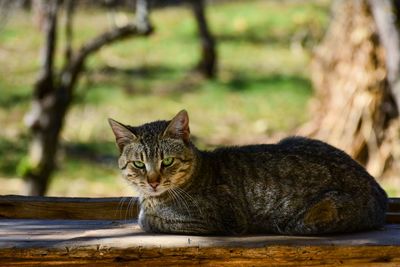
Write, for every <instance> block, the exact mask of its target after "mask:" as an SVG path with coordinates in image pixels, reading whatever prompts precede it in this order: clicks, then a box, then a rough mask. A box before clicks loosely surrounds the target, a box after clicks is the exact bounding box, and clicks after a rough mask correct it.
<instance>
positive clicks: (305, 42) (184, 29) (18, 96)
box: [0, 0, 399, 196]
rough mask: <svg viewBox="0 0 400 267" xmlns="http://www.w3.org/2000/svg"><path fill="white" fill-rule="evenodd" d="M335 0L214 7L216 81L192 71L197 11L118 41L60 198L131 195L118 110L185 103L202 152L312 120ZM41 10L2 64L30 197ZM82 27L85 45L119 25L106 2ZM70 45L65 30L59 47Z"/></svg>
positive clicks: (14, 28)
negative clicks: (121, 156) (120, 153)
mask: <svg viewBox="0 0 400 267" xmlns="http://www.w3.org/2000/svg"><path fill="white" fill-rule="evenodd" d="M329 4H330V3H329V2H328V1H327V0H313V1H263V0H254V1H234V2H229V1H227V2H226V3H223V4H215V5H211V6H209V7H208V13H207V16H208V18H209V22H210V25H211V29H212V31H213V32H214V34H215V35H216V36H217V38H218V39H217V40H218V55H219V59H218V60H219V62H218V63H219V72H218V78H217V79H215V80H212V81H207V80H204V79H201V78H199V77H197V76H196V75H193V74H191V73H190V70H191V69H192V68H193V66H195V65H196V63H197V60H198V57H199V40H198V38H197V34H196V25H195V22H194V20H193V17H192V15H191V13H190V11H189V10H187V9H185V8H181V7H174V8H165V9H159V10H155V11H154V12H153V14H152V20H153V23H154V26H155V28H156V32H155V33H154V34H153V35H152V36H150V37H149V38H136V39H129V40H125V41H122V42H119V43H116V44H115V45H112V46H110V47H106V48H104V49H102V50H101V51H99V52H98V53H97V54H96V55H94V56H92V57H91V58H90V59H89V61H88V62H87V64H86V70H87V71H86V72H85V74H84V75H83V76H82V77H81V79H80V82H79V86H78V87H77V88H76V89H77V90H76V97H75V100H74V105H73V106H72V108H71V110H70V112H69V113H68V116H67V118H66V121H65V127H64V130H63V133H62V147H61V151H60V154H59V158H58V159H57V162H58V170H57V172H56V173H55V175H54V177H53V180H52V183H51V186H50V190H49V195H65V196H118V195H131V194H132V190H131V189H130V188H128V187H127V186H126V184H125V183H124V182H123V181H122V179H120V178H119V174H118V170H117V167H116V165H117V164H116V158H117V150H116V148H115V145H114V143H113V136H112V133H111V131H110V129H109V126H108V124H107V122H106V119H107V118H108V117H112V118H114V119H117V120H119V121H121V122H125V123H129V124H131V125H138V124H141V123H144V122H148V121H151V120H156V119H168V118H171V117H172V116H173V115H174V114H176V113H177V112H178V111H179V110H180V109H183V108H185V109H187V110H188V111H189V115H190V119H191V130H192V133H193V135H194V136H195V137H196V142H197V143H198V144H199V146H201V147H203V148H205V147H206V148H208V147H213V146H216V145H219V144H245V143H258V142H266V141H270V140H271V139H273V138H274V136H276V135H279V134H280V135H287V134H290V133H291V131H293V130H294V129H295V128H296V127H298V126H299V125H301V124H302V123H304V122H305V121H306V120H307V119H308V117H309V114H308V113H307V103H308V100H309V99H310V97H311V96H312V88H311V83H310V80H309V70H308V64H309V60H310V52H311V49H312V47H313V45H314V44H316V43H318V42H319V41H320V39H321V37H322V35H323V33H324V30H325V28H326V25H327V21H328V17H329V16H328V13H329V11H328V10H329ZM30 16H31V15H30V14H28V13H24V12H20V13H15V14H14V15H13V16H12V18H11V20H10V21H9V22H8V24H7V25H6V27H5V28H4V29H2V31H1V32H0V61H1V62H5V63H6V65H7V67H6V68H0V90H1V92H2V95H1V97H0V124H1V125H5V127H2V130H0V154H1V155H2V161H1V162H0V177H1V178H0V182H1V183H2V184H3V186H2V187H1V189H0V194H11V193H14V194H20V193H23V182H22V180H21V179H19V178H18V175H17V172H16V169H17V168H16V166H17V165H18V162H19V161H20V159H21V158H22V157H23V156H24V155H25V154H26V153H27V149H28V147H27V145H28V136H27V130H26V128H25V126H24V123H23V118H24V114H25V113H26V112H27V111H28V110H29V100H30V96H31V91H32V84H33V82H34V81H35V77H36V76H37V75H38V67H39V61H38V51H39V49H40V45H41V42H42V36H41V34H40V33H39V32H38V29H37V28H36V27H35V25H34V23H32V20H31V19H30ZM75 24H76V25H79V27H75V39H74V47H75V48H78V47H79V46H80V45H82V44H83V43H84V42H85V41H87V40H89V39H90V38H92V37H94V36H96V35H97V34H99V33H100V32H101V31H102V30H104V29H107V28H109V27H110V25H109V22H108V19H107V14H106V13H105V12H103V11H101V10H96V9H93V10H91V9H89V10H87V9H86V10H81V9H80V10H79V11H78V13H77V15H76V19H75ZM62 42H63V36H62V34H60V35H59V45H58V47H57V49H58V50H57V51H59V52H60V51H61V50H62V48H63V47H62ZM3 65H4V63H3ZM61 65H62V57H61V56H58V58H57V66H59V67H60V66H61ZM389 192H390V193H391V194H392V195H395V194H399V193H398V192H397V191H396V190H394V191H393V190H392V189H390V188H389Z"/></svg>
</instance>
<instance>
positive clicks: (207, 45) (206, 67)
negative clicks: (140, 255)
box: [189, 0, 217, 78]
mask: <svg viewBox="0 0 400 267" xmlns="http://www.w3.org/2000/svg"><path fill="white" fill-rule="evenodd" d="M189 2H190V4H191V7H192V10H193V14H194V17H195V19H196V22H197V28H198V32H199V37H200V42H201V58H200V62H199V63H198V65H197V67H196V69H197V70H198V71H199V72H200V73H202V74H203V75H204V76H205V77H208V78H213V77H215V74H216V71H217V52H216V48H215V39H214V37H213V35H212V34H211V32H210V30H209V27H208V24H207V20H206V15H205V5H204V1H203V0H189Z"/></svg>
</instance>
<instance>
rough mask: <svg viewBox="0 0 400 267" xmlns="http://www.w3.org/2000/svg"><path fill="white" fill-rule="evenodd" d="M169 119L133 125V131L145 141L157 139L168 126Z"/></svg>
mask: <svg viewBox="0 0 400 267" xmlns="http://www.w3.org/2000/svg"><path fill="white" fill-rule="evenodd" d="M168 123H169V122H168V121H154V122H150V123H146V124H143V125H140V126H136V127H132V131H133V133H134V134H135V135H136V136H137V137H138V138H139V139H140V140H141V141H143V142H146V143H149V142H154V141H157V140H158V139H159V138H160V136H161V135H162V134H163V133H164V131H165V129H166V128H167V126H168Z"/></svg>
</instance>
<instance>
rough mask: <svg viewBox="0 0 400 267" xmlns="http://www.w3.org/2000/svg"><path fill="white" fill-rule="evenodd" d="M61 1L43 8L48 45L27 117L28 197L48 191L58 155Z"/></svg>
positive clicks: (43, 55)
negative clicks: (57, 67)
mask: <svg viewBox="0 0 400 267" xmlns="http://www.w3.org/2000/svg"><path fill="white" fill-rule="evenodd" d="M58 8H59V1H48V2H47V3H46V5H45V8H44V10H45V11H44V12H45V15H44V21H43V31H44V35H45V44H44V46H43V49H42V52H41V62H42V66H41V71H40V74H39V77H38V80H37V82H36V84H35V86H34V92H33V100H32V110H31V111H30V113H29V114H28V115H27V117H26V122H27V125H28V127H29V128H30V130H31V140H32V141H31V145H30V150H29V156H28V162H27V163H25V164H27V166H26V168H25V172H24V174H23V175H24V178H25V179H26V181H27V185H28V188H27V193H28V194H30V195H43V194H44V192H45V191H46V189H47V185H48V180H49V177H50V174H51V173H52V171H53V170H54V164H55V159H54V158H55V151H56V146H57V141H58V135H59V131H60V127H61V125H60V123H57V120H55V118H54V116H55V115H56V114H57V113H56V110H55V109H56V108H57V107H58V106H57V105H58V102H59V101H57V98H56V96H55V91H56V89H55V85H54V79H53V75H54V70H53V68H54V56H55V55H54V53H55V48H56V39H57V38H56V35H57V12H58Z"/></svg>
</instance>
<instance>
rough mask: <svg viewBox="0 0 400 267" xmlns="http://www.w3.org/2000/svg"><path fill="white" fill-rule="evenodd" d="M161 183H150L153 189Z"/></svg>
mask: <svg viewBox="0 0 400 267" xmlns="http://www.w3.org/2000/svg"><path fill="white" fill-rule="evenodd" d="M159 184H160V183H159V182H151V183H149V185H150V186H151V187H152V188H153V189H156V188H157V186H158V185H159Z"/></svg>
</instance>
